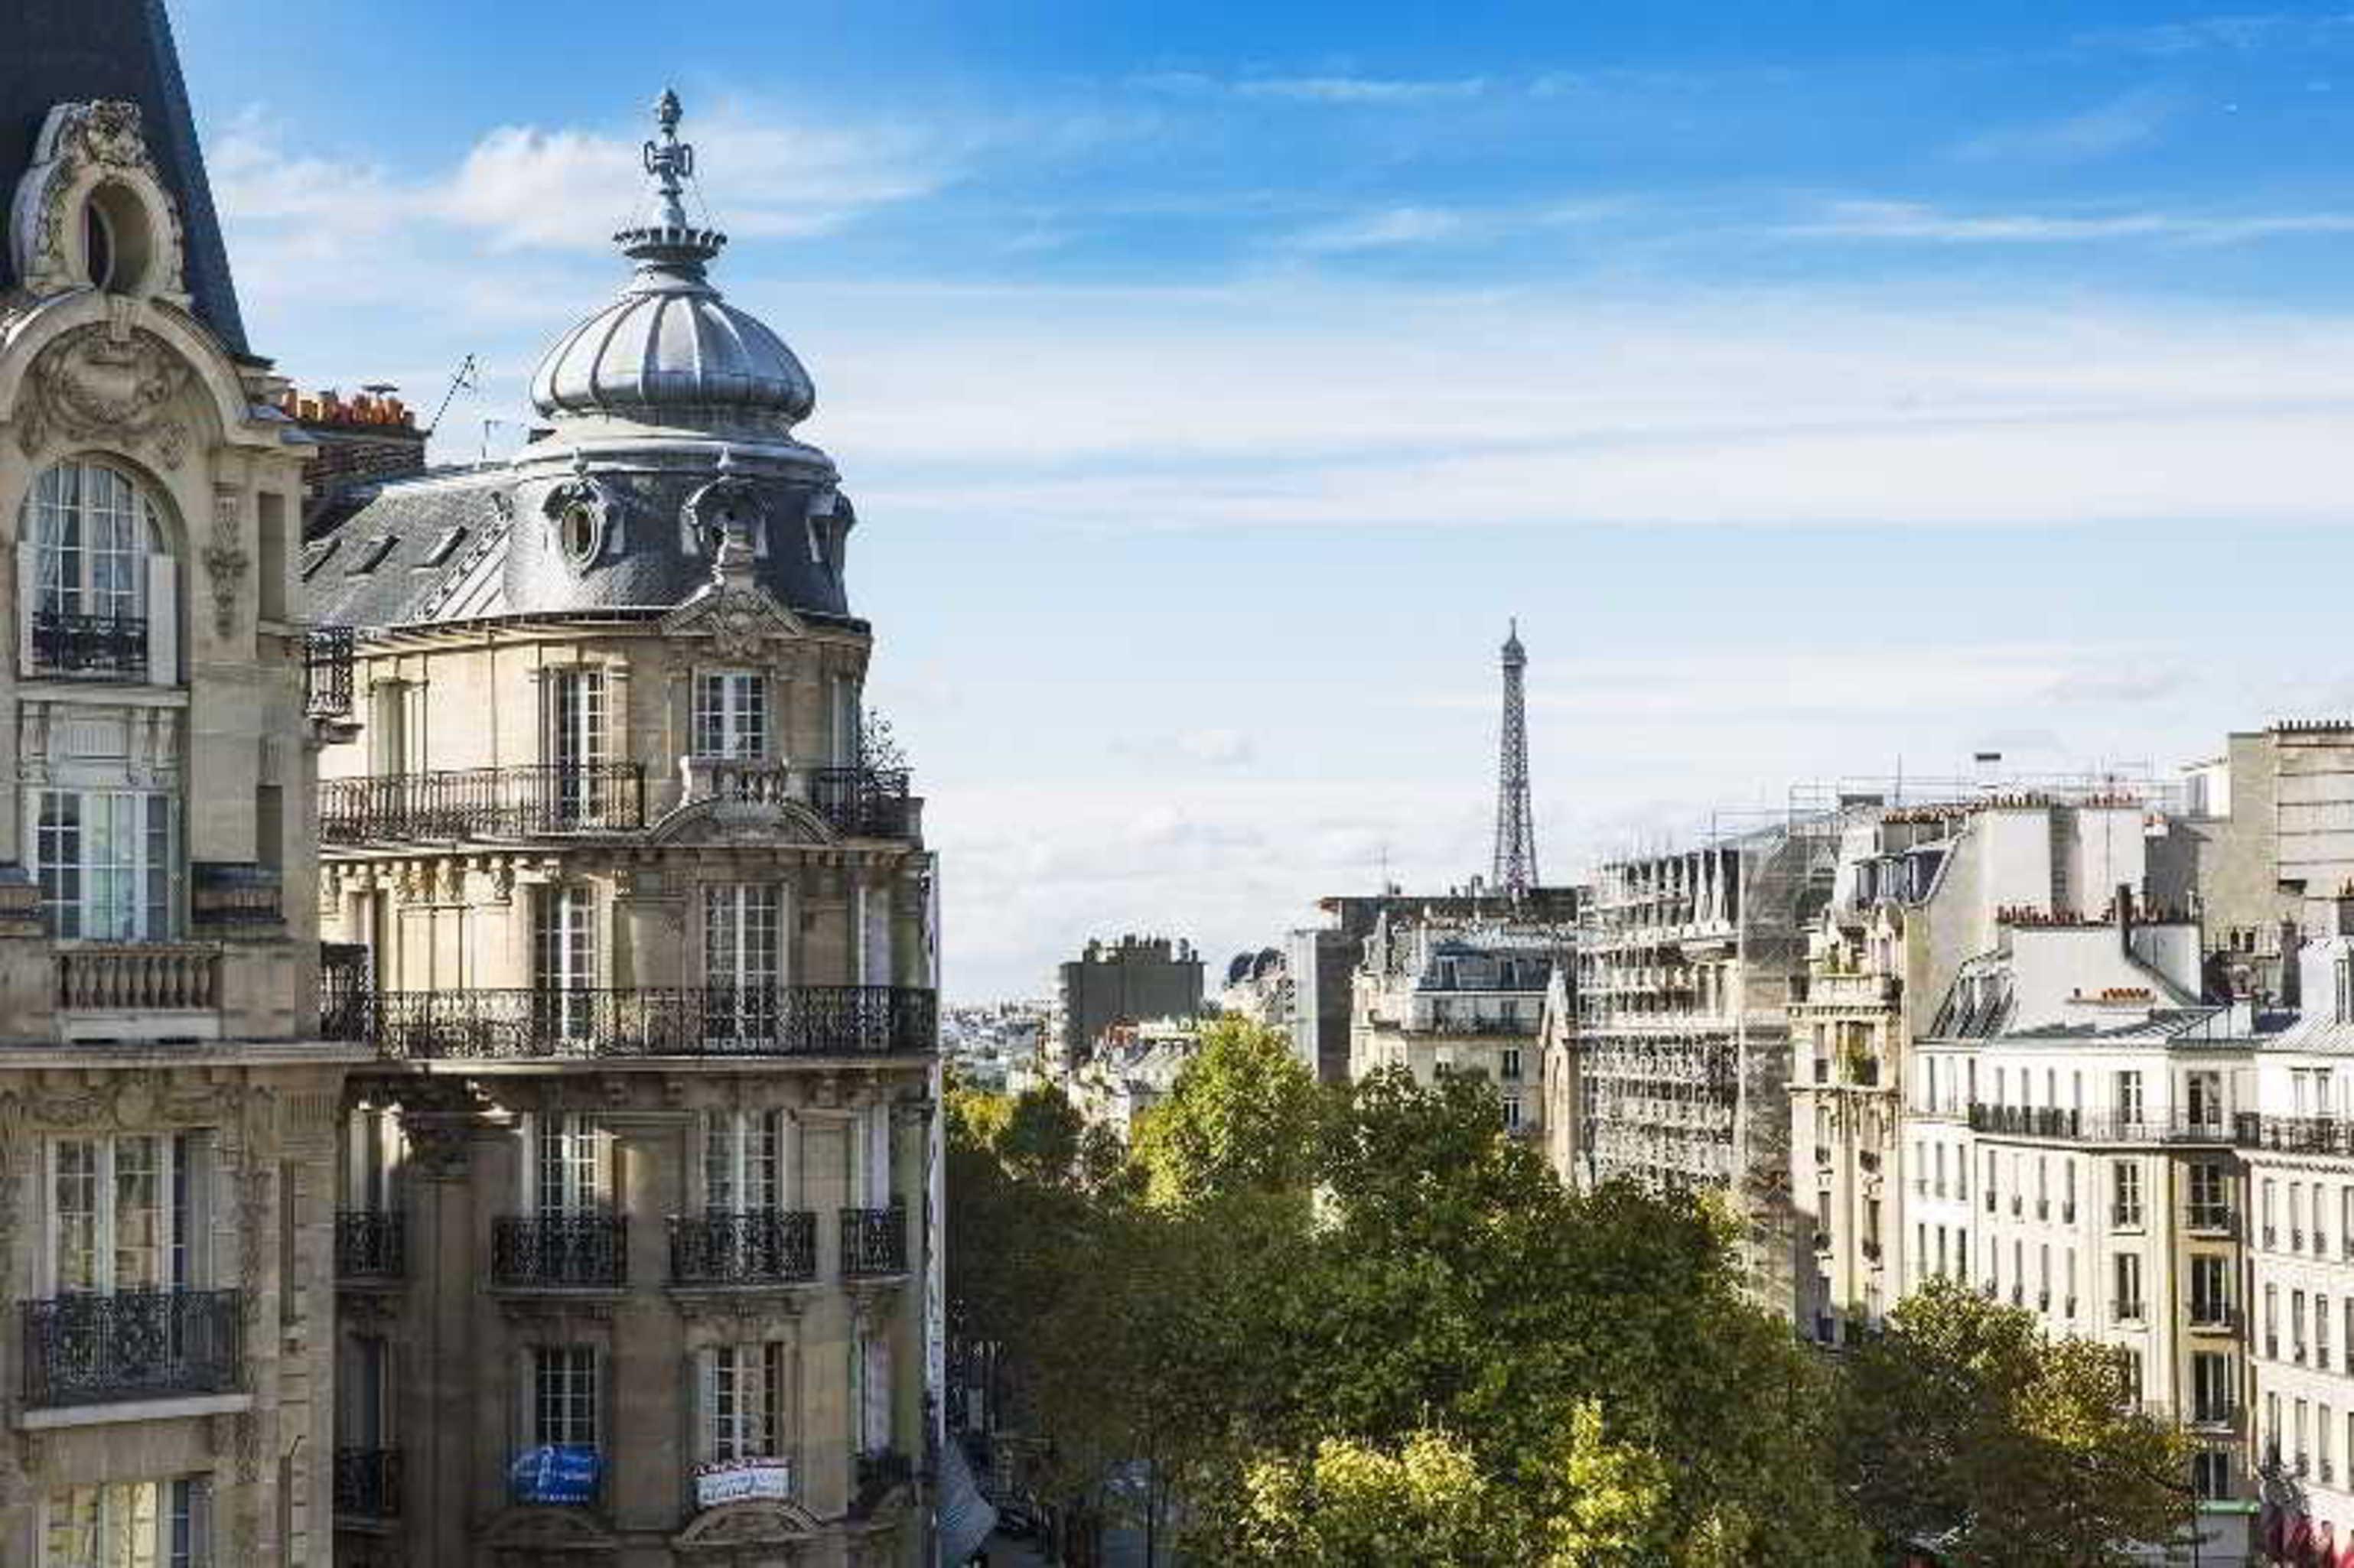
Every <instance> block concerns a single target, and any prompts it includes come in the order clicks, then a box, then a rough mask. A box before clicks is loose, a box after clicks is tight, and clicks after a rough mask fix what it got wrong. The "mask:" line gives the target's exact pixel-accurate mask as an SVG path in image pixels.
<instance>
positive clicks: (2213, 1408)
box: [2190, 1396, 2240, 1426]
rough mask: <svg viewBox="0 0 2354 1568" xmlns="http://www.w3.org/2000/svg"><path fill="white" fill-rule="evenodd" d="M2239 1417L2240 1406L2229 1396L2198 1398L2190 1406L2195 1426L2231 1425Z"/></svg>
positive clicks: (2191, 1423)
mask: <svg viewBox="0 0 2354 1568" xmlns="http://www.w3.org/2000/svg"><path fill="white" fill-rule="evenodd" d="M2239 1419H2240V1407H2239V1405H2238V1404H2237V1403H2236V1402H2234V1401H2232V1399H2230V1398H2228V1397H2220V1396H2219V1397H2217V1398H2212V1399H2201V1400H2197V1401H2194V1402H2193V1403H2192V1404H2191V1406H2190V1425H2193V1426H2230V1425H2235V1424H2236V1423H2237V1422H2238V1421H2239Z"/></svg>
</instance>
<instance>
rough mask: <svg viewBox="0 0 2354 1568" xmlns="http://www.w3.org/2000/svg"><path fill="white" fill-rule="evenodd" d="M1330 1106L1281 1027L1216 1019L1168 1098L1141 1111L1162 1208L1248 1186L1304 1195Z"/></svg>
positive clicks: (1154, 1192) (1148, 1171) (1139, 1148)
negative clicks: (1321, 1121) (1325, 1105)
mask: <svg viewBox="0 0 2354 1568" xmlns="http://www.w3.org/2000/svg"><path fill="white" fill-rule="evenodd" d="M1321 1110H1322V1094H1321V1091H1320V1090H1319V1089H1318V1087H1317V1085H1316V1079H1315V1076H1314V1075H1312V1074H1311V1073H1310V1072H1309V1070H1308V1069H1307V1068H1306V1067H1305V1066H1303V1065H1300V1062H1299V1058H1298V1057H1296V1056H1294V1055H1293V1054H1291V1047H1290V1043H1289V1042H1288V1040H1287V1039H1286V1038H1285V1037H1284V1036H1283V1035H1282V1034H1281V1033H1278V1032H1277V1031H1275V1030H1273V1029H1268V1028H1266V1027H1263V1026H1262V1025H1259V1024H1256V1023H1252V1022H1249V1021H1248V1020H1246V1019H1241V1018H1221V1019H1218V1020H1215V1021H1214V1022H1212V1023H1210V1024H1209V1025H1208V1026H1207V1027H1205V1028H1204V1030H1203V1031H1202V1044H1201V1048H1200V1050H1199V1051H1197V1052H1196V1053H1195V1054H1194V1055H1193V1060H1191V1061H1189V1062H1187V1063H1186V1064H1185V1065H1184V1067H1183V1068H1182V1070H1181V1071H1180V1072H1179V1073H1178V1075H1177V1079H1176V1082H1175V1083H1173V1084H1172V1085H1171V1086H1170V1090H1169V1094H1168V1096H1167V1097H1166V1098H1164V1099H1163V1100H1162V1101H1161V1103H1160V1104H1159V1105H1157V1106H1154V1107H1152V1108H1151V1109H1150V1110H1149V1111H1147V1112H1146V1113H1145V1114H1144V1115H1143V1116H1142V1117H1140V1118H1139V1119H1138V1124H1137V1128H1136V1133H1135V1160H1136V1163H1137V1166H1138V1168H1139V1170H1140V1171H1141V1172H1142V1173H1143V1182H1144V1191H1145V1195H1146V1197H1147V1199H1148V1200H1149V1201H1150V1202H1153V1203H1156V1204H1159V1205H1162V1206H1170V1205H1175V1204H1182V1203H1190V1202H1199V1201H1200V1200H1202V1199H1204V1198H1207V1197H1211V1196H1214V1195H1216V1194H1221V1193H1233V1192H1284V1193H1292V1194H1296V1195H1299V1196H1300V1197H1303V1198H1304V1197H1305V1196H1306V1194H1307V1192H1308V1188H1309V1183H1310V1180H1311V1178H1312V1175H1313V1165H1312V1162H1313V1160H1314V1150H1315V1147H1316V1128H1317V1124H1318V1120H1319V1118H1320V1114H1321Z"/></svg>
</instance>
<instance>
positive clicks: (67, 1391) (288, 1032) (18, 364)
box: [0, 4, 363, 1568]
mask: <svg viewBox="0 0 2354 1568" xmlns="http://www.w3.org/2000/svg"><path fill="white" fill-rule="evenodd" d="M121 11H122V8H121V7H117V6H113V5H102V4H94V5H89V6H88V7H86V8H85V9H84V10H83V11H82V12H81V13H80V16H77V17H76V18H75V21H76V24H77V25H84V24H86V25H87V26H89V27H90V28H92V29H95V30H98V31H103V30H104V29H105V28H108V27H114V28H117V29H120V28H121V27H122V26H124V25H125V17H124V16H122V14H121ZM159 15H160V12H159V11H157V10H155V9H154V8H143V9H142V11H141V13H140V17H139V19H138V20H137V22H136V23H135V25H133V26H132V35H131V36H126V35H122V34H120V33H119V31H118V33H117V34H113V35H108V36H110V37H115V38H116V41H117V43H118V44H120V45H121V48H119V50H115V51H110V52H106V53H104V54H101V55H93V54H91V53H90V52H89V51H82V52H76V51H74V50H72V49H70V48H69V49H66V50H63V51H62V52H61V53H60V54H59V55H58V58H56V59H54V60H51V59H47V58H40V56H39V51H38V50H36V58H31V59H29V60H27V59H19V60H17V61H13V62H12V66H19V67H21V68H22V69H18V70H16V73H15V77H14V78H13V79H12V85H13V86H14V87H15V88H16V89H19V90H21V88H22V87H23V86H24V85H26V84H32V85H36V86H39V87H42V88H44V89H45V90H50V91H54V92H55V94H56V101H48V102H44V103H41V104H38V105H33V106H28V107H30V108H32V109H33V110H34V111H35V112H34V113H33V115H32V118H34V119H35V120H37V122H38V123H39V125H40V130H39V132H38V135H37V138H36V140H35V141H34V143H33V144H32V146H31V148H30V152H29V158H28V161H27V163H25V164H23V165H21V166H5V165H6V164H7V160H6V159H5V158H0V182H5V185H7V186H9V187H10V188H11V189H12V190H13V193H14V198H15V199H14V202H13V206H12V207H11V211H10V221H9V231H8V234H7V236H6V238H7V242H8V246H9V254H10V258H11V262H12V265H11V266H10V267H9V268H8V269H7V270H5V274H0V275H5V276H8V277H10V278H12V279H13V283H12V285H11V286H10V287H9V288H8V290H7V291H5V292H0V529H5V530H6V536H7V543H8V546H9V547H8V548H7V549H6V550H5V551H0V619H5V620H6V622H7V625H8V627H9V634H8V635H7V637H6V639H5V646H6V647H7V648H8V649H9V650H11V652H9V653H8V654H7V655H6V656H5V657H0V770H5V773H6V774H7V775H8V776H9V777H11V779H13V782H14V785H15V789H16V796H15V799H14V800H12V801H11V802H10V806H9V809H8V810H0V1281H5V1298H6V1302H7V1310H6V1313H5V1317H0V1421H5V1425H6V1426H7V1428H8V1436H9V1438H10V1441H8V1442H6V1443H5V1444H0V1562H6V1563H26V1564H43V1563H57V1562H68V1561H71V1562H82V1561H90V1560H94V1559H92V1558H90V1557H88V1556H84V1555H80V1554H79V1553H80V1552H81V1551H82V1549H83V1544H84V1543H85V1542H88V1541H89V1540H90V1539H92V1532H94V1531H95V1532H103V1533H105V1534H107V1535H108V1536H109V1537H110V1538H111V1539H114V1540H118V1541H122V1540H128V1541H131V1542H133V1546H132V1550H133V1551H135V1552H140V1553H152V1555H141V1556H139V1557H138V1559H137V1560H138V1561H141V1562H154V1563H157V1564H159V1565H166V1564H168V1565H170V1568H185V1565H193V1564H196V1563H299V1564H304V1565H311V1568H325V1565H326V1564H327V1563H330V1562H331V1560H332V1553H333V1545H334V1542H333V1532H332V1530H331V1529H330V1523H329V1520H330V1513H331V1484H332V1475H331V1467H330V1465H329V1463H328V1457H327V1456H328V1452H329V1448H330V1446H331V1445H330V1443H329V1441H328V1431H329V1427H328V1424H327V1422H328V1415H329V1412H330V1409H331V1405H332V1401H333V1389H334V1365H333V1359H332V1349H333V1344H334V1330H333V1320H334V1296H333V1276H332V1237H333V1229H334V1224H333V1211H334V1148H335V1127H336V1125H337V1121H338V1117H339V1106H340V1100H341V1095H342V1087H343V1079H344V1075H345V1070H346V1068H347V1067H348V1066H349V1065H351V1064H352V1063H353V1062H355V1061H356V1060H358V1059H360V1058H361V1057H362V1056H363V1053H361V1052H358V1051H355V1050H354V1049H353V1048H351V1047H349V1046H345V1045H340V1044H322V1043H321V1042H320V1040H319V1038H318V1035H319V1031H318V1029H317V1008H316V1001H315V999H316V994H317V987H316V980H317V973H318V958H317V955H318V940H317V938H318V926H317V914H316V910H317V891H316V885H315V879H314V876H313V871H312V863H313V857H312V855H311V853H310V848H309V846H310V844H311V842H312V823H313V776H314V773H315V762H316V755H317V748H318V747H319V746H320V745H321V744H322V743H323V741H325V740H326V739H328V738H330V737H332V736H333V735H334V733H336V729H335V723H334V715H333V714H332V712H331V711H329V710H330V709H331V708H332V702H331V701H314V700H313V699H314V698H317V697H319V696H320V694H316V693H309V692H306V680H305V674H306V658H305V652H306V647H307V641H306V639H305V637H304V634H303V628H302V626H301V625H300V624H299V622H298V620H297V619H296V617H295V615H294V613H293V611H292V608H291V601H292V598H293V593H294V578H293V574H292V559H291V550H290V544H291V539H290V534H291V531H292V528H293V527H294V526H295V524H294V519H295V517H296V514H297V506H298V502H299V497H300V495H301V485H302V462H303V460H304V456H305V452H306V450H307V443H305V442H303V441H302V439H301V438H300V436H299V434H297V433H295V432H293V431H292V428H291V427H290V426H289V424H288V423H287V422H286V421H285V420H283V419H282V418H279V417H278V416H277V415H276V414H275V413H274V412H273V411H272V410H271V409H270V408H269V407H268V405H269V403H270V400H271V398H273V397H275V395H276V392H277V390H278V384H277V383H276V382H275V380H274V379H273V378H272V377H271V376H270V375H269V373H268V371H267V369H266V367H265V366H263V364H262V362H260V361H256V360H253V359H251V358H249V357H247V356H246V355H244V344H243V342H242V338H241V335H239V333H238V329H237V323H236V314H235V302H234V298H233V296H231V295H229V294H228V278H227V272H226V269H225V266H223V265H222V264H221V262H220V259H219V245H218V236H217V234H216V233H214V232H213V231H212V230H211V228H210V213H209V207H208V205H207V203H206V201H205V200H204V199H203V196H202V182H201V165H200V164H197V163H196V158H195V146H194V141H193V132H192V131H191V130H190V128H189V126H188V125H187V123H186V119H185V115H186V105H185V103H184V102H183V101H180V99H179V97H178V94H177V83H176V71H173V72H172V73H170V76H171V79H170V80H168V81H166V80H165V79H164V76H163V74H162V73H161V72H160V70H159V71H158V73H157V74H154V75H150V76H148V77H146V78H145V79H139V80H133V78H137V77H138V76H139V73H140V70H141V69H143V67H145V66H148V65H153V64H154V62H155V61H158V60H160V61H164V62H168V60H169V56H170V40H169V38H168V36H165V35H163V34H162V32H161V29H160V26H151V25H152V24H154V23H155V19H156V17H157V16H159ZM142 29H146V30H147V31H146V33H144V34H142ZM71 30H72V29H71V28H69V27H65V26H63V25H62V24H51V26H50V28H49V30H48V32H40V30H39V29H36V32H37V33H39V36H40V37H44V38H47V39H50V40H52V41H54V40H56V39H57V38H58V37H64V36H66V35H67V34H69V33H70V32H71ZM134 36H136V37H134ZM137 37H143V41H136V38H137ZM134 42H136V47H134ZM91 71H98V72H101V73H102V74H106V75H109V76H110V77H111V78H113V79H115V80H116V82H117V84H118V90H131V91H133V92H134V93H135V96H133V97H111V96H110V97H103V98H97V99H91V98H88V97H77V96H75V95H74V93H73V91H72V89H73V88H74V86H75V85H76V84H77V83H78V82H80V81H81V80H82V79H83V78H84V77H85V76H86V75H87V74H88V73H89V72H91ZM126 73H127V74H126ZM16 107H17V106H14V105H12V106H10V108H11V114H10V120H11V122H12V123H13V122H14V121H15V119H16V114H15V112H14V111H15V109H16ZM167 146H168V147H169V148H170V149H172V151H171V152H170V153H169V154H165V153H164V151H163V149H164V148H165V147H167ZM151 149H152V150H151ZM199 274H200V278H199V281H200V282H201V283H202V285H203V286H202V287H200V288H199V289H198V290H197V291H196V293H194V294H192V293H191V291H190V284H189V281H190V279H191V277H192V276H199Z"/></svg>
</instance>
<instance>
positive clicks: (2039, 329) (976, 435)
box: [738, 282, 2354, 528]
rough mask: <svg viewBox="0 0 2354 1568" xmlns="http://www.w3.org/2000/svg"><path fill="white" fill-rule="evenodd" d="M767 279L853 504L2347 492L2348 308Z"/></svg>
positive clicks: (2077, 505) (1758, 500)
mask: <svg viewBox="0 0 2354 1568" xmlns="http://www.w3.org/2000/svg"><path fill="white" fill-rule="evenodd" d="M738 297H739V298H746V297H748V296H747V294H746V291H743V290H741V289H739V291H738ZM795 300H796V302H797V305H798V306H799V307H800V308H801V311H802V313H803V314H804V316H805V319H807V320H809V321H810V322H811V323H812V325H811V330H810V331H808V332H806V333H802V334H798V335H797V337H796V342H797V344H798V345H799V346H800V347H801V348H802V349H803V351H804V353H805V355H807V356H808V357H809V359H810V361H811V366H812V368H813V369H814V371H815V372H816V374H817V375H818V376H819V379H820V384H821V386H822V387H825V388H826V389H827V398H828V401H827V403H826V408H828V410H829V412H827V413H826V415H825V416H824V419H823V426H824V428H823V429H822V430H817V429H813V432H812V433H813V434H815V435H817V437H818V439H820V440H823V441H825V442H826V443H827V444H828V445H829V446H830V447H831V449H832V450H833V451H834V452H835V454H836V456H837V457H838V458H840V459H841V460H842V461H843V462H844V464H845V467H846V469H847V471H849V472H850V473H851V474H852V475H853V480H854V482H855V483H857V484H859V485H860V494H861V498H862V502H863V503H865V504H867V505H868V506H869V507H870V509H879V508H881V507H883V506H885V505H886V504H887V506H889V507H891V508H896V509H902V510H905V509H917V510H920V511H922V512H924V513H925V514H928V515H935V516H942V517H948V516H965V515H970V514H971V512H972V510H973V509H974V508H976V507H979V508H982V509H985V510H987V511H989V512H990V513H991V514H996V515H1002V516H1016V517H1021V518H1023V519H1024V520H1025V521H1027V522H1029V523H1032V524H1047V525H1054V524H1062V525H1066V526H1091V525H1104V526H1113V525H1117V526H1119V527H1123V528H1132V527H1137V526H1155V525H1157V526H1177V527H1197V526H1232V525H1249V526H1260V525H1272V524H1306V525H1317V524H1341V525H1350V524H1447V523H1448V522H1450V521H1452V520H1456V519H1461V520H1464V521H1467V522H1477V523H1496V522H1521V523H1561V522H1629V523H1667V524H1674V523H1712V522H1732V523H1787V522H1830V523H1861V524H1904V523H1912V522H1929V523H1984V524H2020V523H2041V522H2049V521H2059V520H2073V521H2087V522H2106V521H2115V522H2128V521H2136V520H2149V519H2160V518H2190V519H2220V518H2240V519H2246V520H2249V521H2252V522H2261V521H2299V522H2306V521H2338V520H2343V518H2344V517H2345V516H2346V514H2347V513H2348V511H2349V503H2347V501H2346V499H2345V495H2344V486H2343V483H2342V477H2341V476H2342V448H2343V432H2344V430H2345V429H2346V428H2347V425H2348V423H2349V420H2354V322H2349V321H2348V320H2346V319H2343V318H2339V317H2334V316H2330V315H2327V314H2320V313H2317V314H2313V315H2309V316H2307V315H2289V314H2276V313H2264V312H2258V311H2252V310H2244V309H2230V308H2224V307H2216V308H2214V309H2213V310H2211V311H2210V312H2208V313H2202V314H2198V315H2189V314H2186V313H2183V312H2182V311H2181V310H2180V309H2179V305H2175V304H2169V303H2152V304H2151V305H2149V306H2147V307H2139V306H2137V305H2136V304H2135V303H2133V302H2128V301H2123V300H2108V301H2085V300H2080V299H2074V298H2065V299H2052V300H2051V301H2049V302H2046V303H2044V304H2042V305H2041V306H2037V305H2032V304H2027V303H2020V302H1988V301H1987V300H1985V299H1980V298H1970V297H1956V295H1954V294H1952V293H1948V292H1944V291H1909V292H1899V293H1885V294H1877V293H1872V292H1863V291H1859V292H1855V293H1847V292H1843V291H1824V290H1808V289H1795V288H1794V289H1787V290H1781V291H1729V292H1725V293H1711V292H1706V291H1688V292H1681V293H1676V294H1621V295H1616V296H1613V295H1610V294H1606V293H1602V292H1598V291H1597V292H1592V293H1585V294H1578V295H1569V296H1564V295H1558V294H1551V293H1539V292H1532V291H1522V292H1502V293H1498V294H1494V295H1488V296H1483V295H1478V294H1463V293H1452V294H1449V293H1439V292H1436V291H1411V290H1404V289H1377V288H1362V289H1352V288H1347V287H1342V286H1338V285H1334V284H1331V283H1329V282H1326V283H1318V284H1312V285H1310V284H1289V283H1269V284H1265V285H1257V286H1251V287H1240V286H1238V287H1235V288H1233V289H1228V290H1222V291H1159V292H1156V291H1113V292H1106V293H1090V292H1088V291H1060V290H1038V291H1020V290H1009V291H942V292H939V293H937V294H932V293H910V292H906V291H880V292H878V293H877V294H875V295H873V296H862V295H861V294H860V293H859V292H858V291H840V290H834V291H811V290H810V289H809V288H808V287H806V286H800V287H797V290H796V293H795ZM972 366H988V367H989V377H990V379H989V386H990V396H989V397H987V398H981V399H976V398H974V397H970V395H969V390H970V375H971V367H972Z"/></svg>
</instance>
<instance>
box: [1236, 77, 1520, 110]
mask: <svg viewBox="0 0 2354 1568" xmlns="http://www.w3.org/2000/svg"><path fill="white" fill-rule="evenodd" d="M1234 90H1235V91H1236V92H1238V93H1240V94H1242V95H1243V96H1244V97H1246V98H1278V99H1288V100H1290V101H1295V102H1300V103H1329V104H1342V105H1404V104H1424V103H1459V102H1462V101H1464V100H1466V99H1472V98H1477V97H1479V95H1480V94H1482V93H1484V92H1486V91H1487V90H1488V83H1487V79H1485V78H1483V77H1458V78H1452V79H1440V80H1414V79H1397V78H1384V77H1363V76H1276V77H1254V78H1251V79H1246V80H1243V81H1238V82H1236V83H1235V87H1234Z"/></svg>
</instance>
